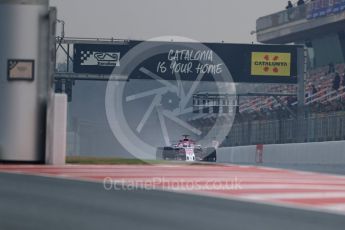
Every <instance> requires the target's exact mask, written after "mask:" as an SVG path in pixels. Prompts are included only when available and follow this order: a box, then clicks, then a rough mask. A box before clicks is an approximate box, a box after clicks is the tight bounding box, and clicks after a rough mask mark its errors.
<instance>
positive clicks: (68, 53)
mask: <svg viewBox="0 0 345 230" xmlns="http://www.w3.org/2000/svg"><path fill="white" fill-rule="evenodd" d="M69 46H70V44H69V43H68V44H67V73H69V55H70V51H69Z"/></svg>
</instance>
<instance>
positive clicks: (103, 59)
mask: <svg viewBox="0 0 345 230" xmlns="http://www.w3.org/2000/svg"><path fill="white" fill-rule="evenodd" d="M80 65H83V66H110V67H115V66H120V53H119V52H93V51H89V50H87V51H81V52H80Z"/></svg>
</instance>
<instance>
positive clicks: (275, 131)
mask: <svg viewBox="0 0 345 230" xmlns="http://www.w3.org/2000/svg"><path fill="white" fill-rule="evenodd" d="M338 140H345V112H340V113H335V114H332V115H326V116H321V115H319V116H314V117H309V118H303V119H287V120H270V121H247V122H241V123H236V124H234V125H233V126H232V129H231V132H230V133H229V135H228V137H227V139H226V140H225V141H224V142H223V146H244V145H255V144H282V143H302V142H322V141H338Z"/></svg>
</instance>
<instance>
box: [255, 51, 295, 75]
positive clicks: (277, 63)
mask: <svg viewBox="0 0 345 230" xmlns="http://www.w3.org/2000/svg"><path fill="white" fill-rule="evenodd" d="M290 71H291V54H290V53H268V52H252V65H251V75H260V76H287V77H289V76H290Z"/></svg>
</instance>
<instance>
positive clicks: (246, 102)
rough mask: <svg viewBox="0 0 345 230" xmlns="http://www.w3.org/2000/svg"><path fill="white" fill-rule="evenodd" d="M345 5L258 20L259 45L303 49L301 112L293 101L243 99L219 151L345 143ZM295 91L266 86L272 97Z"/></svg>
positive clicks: (324, 1) (314, 4) (325, 3)
mask: <svg viewBox="0 0 345 230" xmlns="http://www.w3.org/2000/svg"><path fill="white" fill-rule="evenodd" d="M344 28H345V0H334V1H329V0H314V1H305V4H302V5H299V6H297V4H296V3H295V4H294V7H292V8H288V9H285V10H283V11H281V12H277V13H274V14H271V15H267V16H263V17H260V18H259V19H258V20H257V22H256V31H255V32H256V35H257V40H258V42H260V43H267V44H272V43H273V44H291V43H293V44H299V45H301V44H302V45H304V46H305V50H306V52H305V53H306V54H305V58H306V66H307V69H306V74H305V106H304V113H303V116H302V117H297V116H295V115H296V114H297V98H296V97H292V96H283V97H279V98H278V97H273V96H266V97H242V98H241V100H240V105H239V114H238V116H237V119H236V124H235V125H234V126H233V129H232V131H231V133H230V134H229V136H228V138H227V140H226V141H225V142H224V143H223V145H224V146H237V145H251V144H275V143H291V142H312V141H330V140H344V139H345V64H344V63H345V62H344V57H345V29H344ZM296 90H297V87H296V86H295V85H278V86H276V85H275V86H270V85H269V86H267V87H266V91H267V92H271V93H295V92H296Z"/></svg>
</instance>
